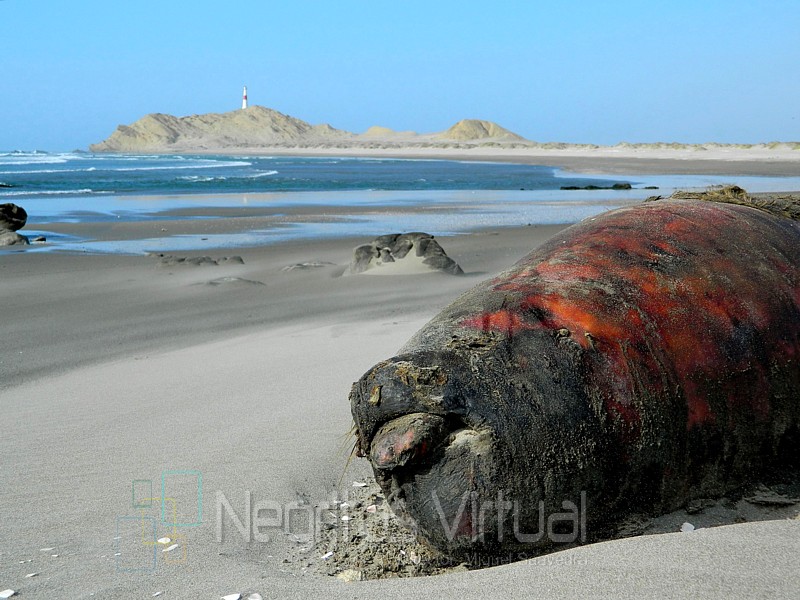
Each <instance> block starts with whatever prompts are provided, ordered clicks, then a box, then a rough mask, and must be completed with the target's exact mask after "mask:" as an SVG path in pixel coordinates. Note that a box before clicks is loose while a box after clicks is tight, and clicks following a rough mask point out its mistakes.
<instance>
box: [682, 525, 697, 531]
mask: <svg viewBox="0 0 800 600" xmlns="http://www.w3.org/2000/svg"><path fill="white" fill-rule="evenodd" d="M694 530H695V527H694V525H692V524H691V523H684V524H683V525H681V531H682V532H683V533H688V532H690V531H694Z"/></svg>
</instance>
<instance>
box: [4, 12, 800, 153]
mask: <svg viewBox="0 0 800 600" xmlns="http://www.w3.org/2000/svg"><path fill="white" fill-rule="evenodd" d="M0 32H2V33H0V148H2V149H34V148H38V149H48V150H71V149H73V148H86V147H87V146H88V144H90V143H93V142H97V141H100V140H102V139H104V138H106V137H107V136H108V135H110V134H111V132H112V131H113V130H114V129H115V128H116V126H117V125H118V124H120V123H131V122H133V121H135V120H136V119H138V118H140V117H142V116H144V115H145V114H147V113H151V112H165V113H171V114H176V115H188V114H196V113H205V112H223V111H227V110H233V109H236V108H237V107H238V106H239V104H240V95H241V87H242V85H244V84H246V85H247V86H248V89H249V96H250V102H251V104H260V105H263V106H268V107H270V108H274V109H277V110H279V111H281V112H284V113H287V114H290V115H292V116H295V117H298V118H300V119H303V120H306V121H309V122H311V123H323V122H326V123H330V124H331V125H333V126H334V127H337V128H341V129H347V130H350V131H356V132H359V131H364V130H365V129H367V128H368V127H369V126H371V125H383V126H386V127H391V128H393V129H399V130H405V129H413V130H416V131H419V132H432V131H439V130H442V129H446V128H447V127H449V126H450V125H452V124H453V123H454V122H455V121H457V120H459V119H462V118H480V119H487V120H491V121H496V122H498V123H499V124H501V125H503V126H504V127H507V128H508V129H511V130H512V131H515V132H517V133H519V134H521V135H523V136H525V137H527V138H529V139H532V140H537V141H563V142H587V143H598V144H615V143H617V142H620V141H630V142H635V141H644V142H648V141H681V142H706V141H721V142H743V143H753V142H761V141H773V140H781V141H800V2H798V1H797V0H785V1H773V0H762V1H761V2H754V1H753V0H746V1H741V0H728V1H727V2H722V1H716V0H710V1H703V0H690V1H684V0H671V1H670V2H658V3H657V2H647V1H645V0H637V1H632V0H631V1H628V0H622V1H614V0H608V1H607V2H600V1H599V0H592V1H585V2H577V1H571V0H559V1H554V0H546V1H541V2H540V1H537V0H528V1H519V2H518V1H509V2H504V1H502V0H495V1H493V2H486V1H484V2H471V1H469V0H459V1H450V0H428V1H426V2H419V1H417V0H404V1H403V2H397V1H394V2H388V1H384V0H371V1H366V0H363V1H360V0H359V1H356V0H337V1H335V2H334V1H322V0H320V1H314V2H312V1H304V0H294V1H291V2H289V1H286V0H281V1H277V0H239V1H238V2H236V3H233V2H211V1H206V0H194V1H193V2H174V1H171V0H157V1H152V0H140V1H138V2H119V1H115V0H104V1H96V0H73V1H72V2H64V1H63V0H60V1H56V0H0Z"/></svg>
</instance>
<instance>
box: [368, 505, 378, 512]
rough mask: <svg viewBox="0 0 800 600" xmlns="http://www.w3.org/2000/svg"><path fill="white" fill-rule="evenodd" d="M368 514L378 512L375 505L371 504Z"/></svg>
mask: <svg viewBox="0 0 800 600" xmlns="http://www.w3.org/2000/svg"><path fill="white" fill-rule="evenodd" d="M367 512H368V513H376V512H378V507H377V506H376V505H375V504H370V505H369V506H368V507H367Z"/></svg>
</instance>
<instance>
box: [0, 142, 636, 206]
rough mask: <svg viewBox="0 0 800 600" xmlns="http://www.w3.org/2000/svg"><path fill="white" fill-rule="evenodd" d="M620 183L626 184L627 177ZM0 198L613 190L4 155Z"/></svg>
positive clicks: (415, 164) (361, 167) (485, 166)
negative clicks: (389, 191) (352, 191)
mask: <svg viewBox="0 0 800 600" xmlns="http://www.w3.org/2000/svg"><path fill="white" fill-rule="evenodd" d="M618 181H620V182H623V181H626V180H625V179H624V178H623V179H619V180H618ZM0 182H2V183H5V184H9V185H13V186H14V187H13V188H2V189H0V198H10V197H18V198H20V199H21V198H24V197H26V196H27V197H30V196H39V195H62V196H73V197H74V196H78V197H86V196H92V195H103V194H139V195H141V194H196V193H225V192H249V193H253V192H277V191H280V192H311V191H337V190H395V191H397V190H474V189H481V190H513V189H517V190H518V189H520V188H525V189H530V190H554V189H559V188H560V187H561V186H562V185H567V186H568V185H577V186H585V185H607V181H606V180H605V179H598V178H592V177H578V176H563V175H562V176H556V174H555V169H553V168H551V167H546V166H526V165H513V164H491V163H474V162H469V163H467V162H456V161H441V160H396V159H381V158H305V157H302V158H300V157H262V156H243V157H227V156H225V157H221V156H156V155H107V154H106V155H93V154H82V153H61V154H48V153H31V152H16V153H14V152H3V153H0Z"/></svg>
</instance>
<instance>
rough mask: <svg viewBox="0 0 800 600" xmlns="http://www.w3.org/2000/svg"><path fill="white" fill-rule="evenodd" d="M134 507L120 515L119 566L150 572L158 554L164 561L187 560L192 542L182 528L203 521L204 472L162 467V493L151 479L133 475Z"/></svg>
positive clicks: (118, 528)
mask: <svg viewBox="0 0 800 600" xmlns="http://www.w3.org/2000/svg"><path fill="white" fill-rule="evenodd" d="M131 508H132V510H133V513H134V514H129V515H123V516H118V517H117V526H116V537H115V538H114V546H115V548H114V556H115V558H116V566H117V570H118V571H121V572H125V573H151V572H153V571H155V570H156V568H157V567H158V564H159V557H161V558H160V559H161V561H162V562H163V563H165V564H185V563H186V561H187V559H188V556H189V544H188V541H187V538H186V536H185V535H184V534H183V533H182V532H181V530H182V528H185V527H197V526H199V525H202V523H203V474H202V473H201V472H200V471H163V472H162V473H161V494H160V495H155V494H154V493H153V480H152V479H134V480H133V481H132V482H131Z"/></svg>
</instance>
